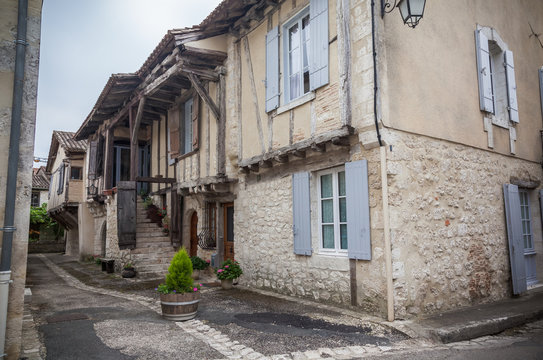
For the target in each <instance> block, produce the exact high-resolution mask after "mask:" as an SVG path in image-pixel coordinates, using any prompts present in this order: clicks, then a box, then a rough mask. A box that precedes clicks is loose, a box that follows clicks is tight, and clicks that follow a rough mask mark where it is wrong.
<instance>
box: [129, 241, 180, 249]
mask: <svg viewBox="0 0 543 360" xmlns="http://www.w3.org/2000/svg"><path fill="white" fill-rule="evenodd" d="M136 243H137V246H138V248H148V247H171V245H172V244H171V242H170V239H165V240H164V241H152V242H151V241H146V242H141V241H137V240H136Z"/></svg>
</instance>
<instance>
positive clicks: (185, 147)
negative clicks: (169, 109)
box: [179, 97, 194, 156]
mask: <svg viewBox="0 0 543 360" xmlns="http://www.w3.org/2000/svg"><path fill="white" fill-rule="evenodd" d="M189 105H190V112H188V107H189ZM193 106H194V98H193V97H190V98H189V99H188V100H187V101H185V102H184V103H183V105H182V106H181V109H180V111H179V115H180V116H182V119H180V121H179V124H180V125H183V127H182V128H181V129H180V131H179V140H180V141H179V155H180V156H182V155H186V154H190V153H191V152H193V151H194V148H193V146H192V135H193V131H194V129H193V128H192V115H193V114H194V108H193ZM187 129H190V133H189V132H187ZM187 136H188V139H187ZM187 140H188V141H187ZM181 147H182V149H181Z"/></svg>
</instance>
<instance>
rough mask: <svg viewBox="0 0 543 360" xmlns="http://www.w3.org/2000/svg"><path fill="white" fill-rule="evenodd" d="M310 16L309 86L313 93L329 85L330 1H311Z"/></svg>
mask: <svg viewBox="0 0 543 360" xmlns="http://www.w3.org/2000/svg"><path fill="white" fill-rule="evenodd" d="M309 16H310V18H309V19H310V20H309V32H310V35H309V36H310V44H309V48H310V50H309V86H310V89H311V91H313V90H315V89H317V88H319V87H321V86H323V85H326V84H328V0H311V1H310V4H309Z"/></svg>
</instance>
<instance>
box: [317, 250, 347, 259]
mask: <svg viewBox="0 0 543 360" xmlns="http://www.w3.org/2000/svg"><path fill="white" fill-rule="evenodd" d="M317 255H320V256H330V257H338V258H346V257H347V256H349V252H348V251H347V250H345V251H328V250H324V249H319V250H318V252H317Z"/></svg>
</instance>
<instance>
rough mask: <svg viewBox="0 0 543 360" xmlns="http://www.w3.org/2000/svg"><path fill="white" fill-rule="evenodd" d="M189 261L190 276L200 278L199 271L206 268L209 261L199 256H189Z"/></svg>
mask: <svg viewBox="0 0 543 360" xmlns="http://www.w3.org/2000/svg"><path fill="white" fill-rule="evenodd" d="M190 261H191V262H192V278H193V279H194V280H198V279H199V278H200V271H201V270H205V269H207V267H208V266H209V262H207V261H204V260H203V259H202V258H201V257H199V256H191V257H190Z"/></svg>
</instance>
